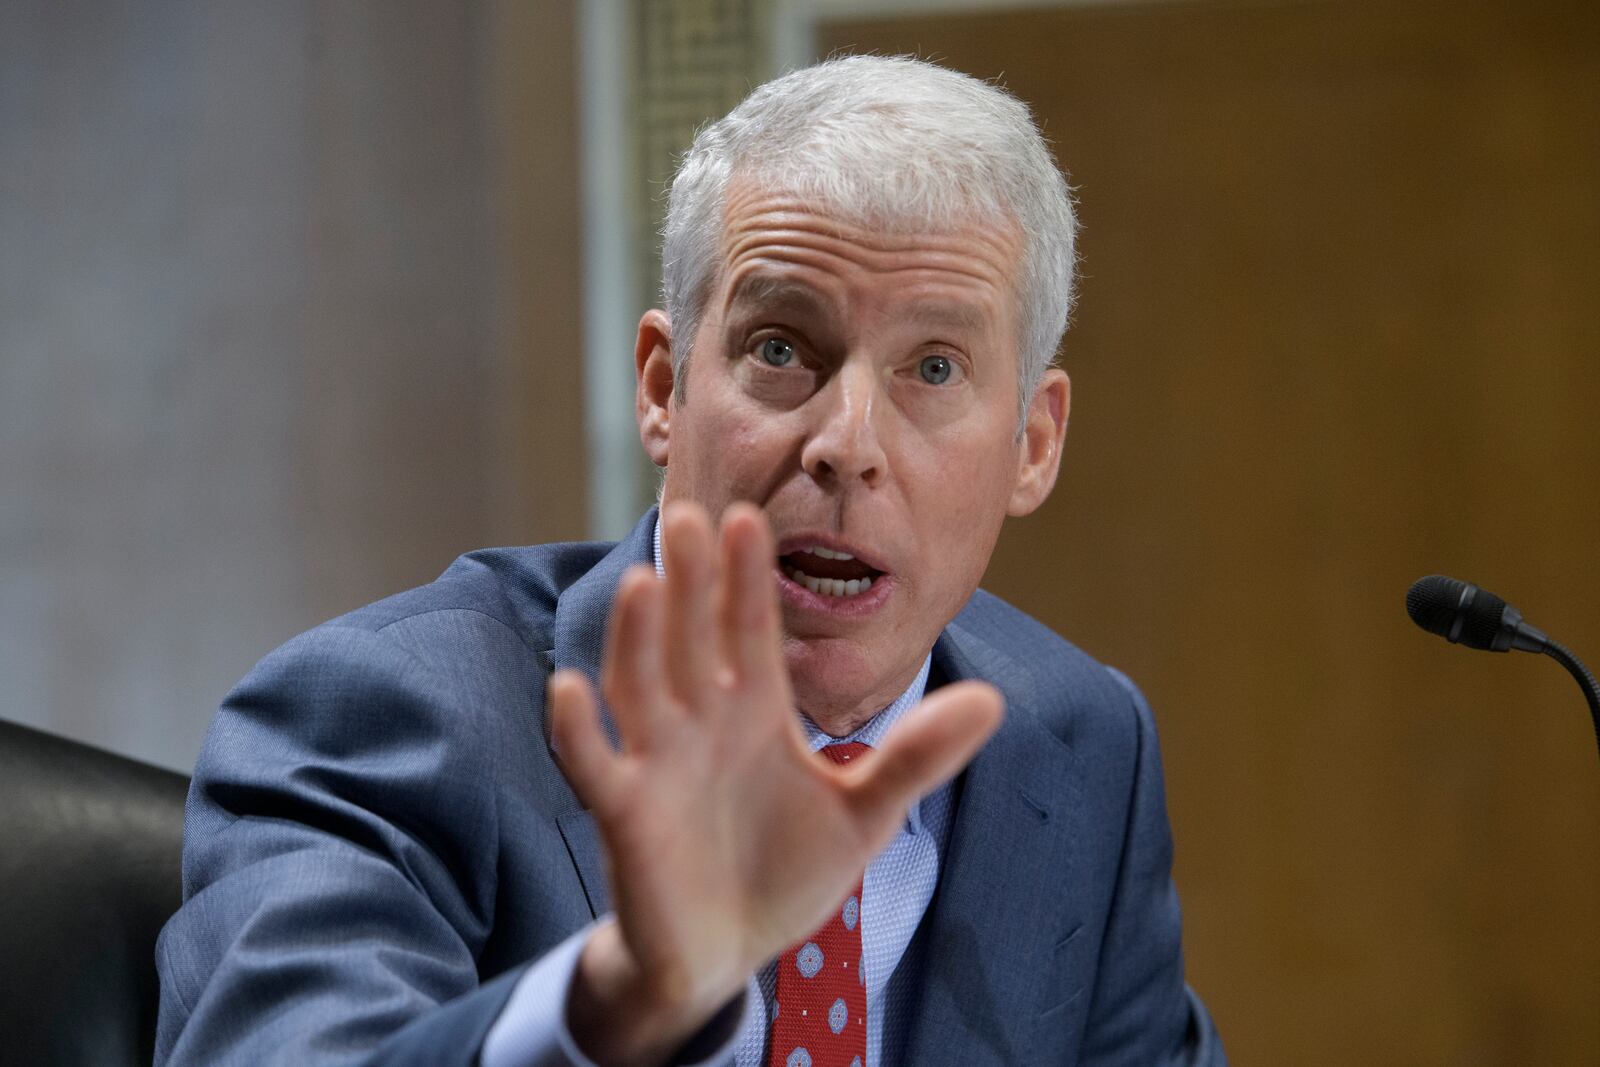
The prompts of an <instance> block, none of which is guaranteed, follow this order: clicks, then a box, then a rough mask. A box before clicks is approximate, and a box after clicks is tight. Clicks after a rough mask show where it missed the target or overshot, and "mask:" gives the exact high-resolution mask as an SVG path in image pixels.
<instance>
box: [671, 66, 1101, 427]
mask: <svg viewBox="0 0 1600 1067" xmlns="http://www.w3.org/2000/svg"><path fill="white" fill-rule="evenodd" d="M735 175H737V176H739V177H740V178H741V179H746V178H747V179H750V180H752V181H755V182H757V183H759V184H761V185H763V186H766V187H769V188H771V189H773V190H774V191H778V192H786V193H792V194H794V195H797V196H801V197H804V198H806V199H807V200H809V201H811V202H813V203H816V204H819V205H821V206H823V207H825V208H827V209H828V210H829V211H831V212H833V213H835V214H837V215H838V216H840V217H841V218H843V219H845V220H846V221H849V222H852V223H854V224H857V225H863V226H871V227H875V228H879V229H883V230H887V231H889V232H901V233H904V232H913V231H918V230H927V229H929V228H935V229H937V228H942V227H946V226H955V225H958V224H960V223H963V222H965V223H970V222H971V221H972V219H973V218H974V217H975V216H976V217H977V218H978V219H980V220H992V221H993V222H994V223H996V224H1001V225H1007V224H1014V225H1015V226H1016V227H1017V228H1018V230H1019V231H1020V233H1021V236H1022V239H1023V242H1024V249H1023V262H1022V276H1021V278H1019V279H1018V281H1017V292H1016V297H1017V303H1018V311H1019V314H1020V322H1021V335H1022V336H1021V342H1022V351H1021V352H1019V353H1018V358H1017V364H1018V386H1019V388H1018V403H1019V407H1020V414H1019V423H1018V427H1019V432H1020V428H1021V420H1022V419H1024V418H1025V417H1026V413H1027V410H1028V404H1029V401H1030V399H1031V398H1032V396H1033V391H1034V389H1035V387H1037V386H1038V384H1039V379H1040V378H1041V377H1042V376H1043V374H1044V371H1045V368H1046V367H1048V366H1049V365H1050V363H1051V361H1052V360H1053V359H1054V358H1055V353H1056V347H1057V346H1058V345H1059V344H1060V343H1061V336H1062V334H1063V333H1064V332H1065V331H1066V328H1067V316H1068V314H1069V313H1070V312H1071V310H1072V300H1073V269H1074V266H1075V264H1076V261H1075V258H1074V250H1073V245H1074V238H1075V237H1076V234H1077V227H1078V223H1077V218H1076V216H1075V214H1074V212H1073V206H1072V195H1071V190H1070V189H1069V188H1068V186H1067V181H1066V178H1065V177H1064V176H1063V175H1062V173H1061V171H1060V170H1059V169H1058V168H1057V167H1056V165H1055V162H1054V161H1053V159H1052V158H1051V156H1050V150H1049V148H1047V147H1046V145H1045V142H1044V138H1043V137H1042V136H1040V133H1039V130H1038V127H1036V126H1035V125H1034V123H1033V119H1032V117H1031V116H1030V115H1029V113H1028V108H1027V105H1025V104H1023V103H1022V102H1021V101H1020V100H1018V99H1017V98H1016V97H1014V96H1012V95H1011V94H1010V93H1008V92H1006V91H1005V90H1004V89H1001V88H999V87H998V86H995V85H990V84H988V83H986V82H982V81H979V80H978V79H976V78H973V77H970V76H968V75H966V74H961V73H958V72H956V71H953V70H948V69H946V68H944V67H938V66H935V65H933V64H931V63H924V62H922V61H920V60H916V59H911V58H908V57H903V56H896V57H887V56H846V57H843V58H838V59H831V60H828V61H827V62H824V63H819V64H817V65H816V66H812V67H806V68H804V69H802V70H797V71H794V72H793V73H791V74H786V75H784V76H783V77H781V78H777V79H775V80H773V81H770V82H767V83H766V84H765V85H762V86H760V87H759V88H757V89H756V90H755V91H754V92H752V93H751V94H750V95H749V96H747V97H746V98H745V99H744V101H743V102H742V103H741V104H740V105H739V106H738V107H736V108H734V109H733V111H731V112H729V113H728V115H727V116H726V117H725V118H723V119H721V120H719V121H717V122H714V123H712V124H711V125H709V126H706V127H705V128H703V129H702V130H701V131H700V132H699V134H697V135H696V137H695V139H694V144H693V145H691V146H690V148H689V151H688V152H687V153H686V154H685V155H684V157H683V160H682V162H681V163H680V164H679V167H678V172H677V174H676V175H675V176H674V178H673V180H672V189H671V192H670V194H669V196H668V201H667V223H666V231H665V234H664V242H663V247H662V255H661V258H662V299H663V300H664V301H665V303H666V310H667V314H668V315H669V316H670V318H671V320H672V335H673V346H672V349H673V376H674V379H675V381H676V383H677V388H678V391H679V394H680V397H679V398H680V401H681V400H682V399H683V397H682V390H683V388H684V387H685V386H686V385H687V381H686V370H687V366H688V357H689V350H690V348H691V346H692V345H693V341H694V335H695V331H696V330H698V329H699V325H700V319H701V316H702V315H703V314H704V313H705V309H706V304H707V302H708V301H709V300H710V299H711V293H712V290H713V289H714V287H715V285H716V281H717V272H718V268H719V266H720V264H721V260H722V253H723V248H722V237H723V221H724V220H723V203H724V199H725V197H726V194H727V189H728V185H729V183H730V181H731V180H732V179H733V178H734V176H735Z"/></svg>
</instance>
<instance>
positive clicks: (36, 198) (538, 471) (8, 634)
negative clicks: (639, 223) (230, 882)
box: [0, 0, 584, 769]
mask: <svg viewBox="0 0 1600 1067" xmlns="http://www.w3.org/2000/svg"><path fill="white" fill-rule="evenodd" d="M572 35H573V11H572V5H571V3H569V2H560V3H555V2H552V3H541V4H520V3H511V2H509V0H507V2H501V3H496V2H475V3H466V4H429V3H422V2H411V3H381V4H380V3H365V4H355V3H343V4H336V5H335V4H320V3H311V2H281V3H250V4H214V5H207V4H198V3H196V4H178V3H143V4H131V3H130V4H116V3H96V4H87V3H51V2H16V0H5V2H4V3H3V4H0V717H5V718H10V719H14V720H17V721H21V722H25V723H30V724H34V725H38V726H41V727H43V728H46V729H49V730H53V731H56V732H59V733H64V734H67V735H69V736H74V737H78V738H80V739H83V740H87V741H90V742H92V743H96V744H100V745H103V746H106V747H109V748H113V749H116V750H118V751H122V752H126V753H130V754H133V755H135V756H138V757H141V758H144V759H149V760H152V761H155V762H158V763H162V764H165V765H168V766H171V767H175V768H179V769H187V768H188V766H189V765H190V764H191V763H192V761H193V758H194V754H195V752H196V751H197V749H198V746H199V743H200V739H201V735H202V732H203V730H204V727H205V724H206V722H207V721H208V720H209V718H210V715H211V712H212V710H213V709H214V707H215V705H216V703H217V701H218V699H219V698H220V697H221V696H222V695H223V693H224V692H225V691H226V690H227V689H228V687H229V686H230V685H231V684H232V683H233V682H234V681H235V680H237V679H238V678H239V677H240V676H241V675H242V674H243V673H244V672H245V671H246V670H247V669H248V668H249V667H250V665H251V664H252V663H254V662H255V660H257V659H259V658H260V657H261V656H262V655H264V654H265V653H266V652H267V651H269V650H270V649H271V648H272V647H274V646H275V645H277V644H278V643H280V642H282V641H283V640H285V639H287V638H288V637H290V636H292V635H293V634H294V633H296V632H298V631H300V630H302V629H304V628H306V627H308V626H311V625H313V624H315V623H316V622H318V621H320V620H321V619H323V618H326V617H329V616H331V615H334V614H338V613H340V612H343V611H346V610H349V609H350V608H353V607H356V606H358V605H359V604H361V603H363V602H365V601H367V600H370V599H373V598H376V597H378V596H382V595H384V594H386V593H389V592H394V591H397V590H399V589H402V588H404V587H407V586H409V585H413V584H416V583H419V582H422V581H426V580H428V579H429V578H431V577H433V576H434V575H435V574H437V573H438V572H439V571H440V570H442V569H443V568H444V567H445V566H447V565H448V564H449V562H450V560H451V559H452V558H453V557H454V556H455V555H457V554H458V553H460V552H463V551H467V550H470V549H472V548H475V547H479V546H481V545H483V544H487V543H502V542H513V541H533V540H547V539H551V538H559V537H573V536H578V535H580V534H581V532H582V527H583V515H584V499H583V489H582V466H583V464H582V456H581V441H582V428H581V425H580V419H581V415H580V414H579V413H580V412H581V409H582V393H581V387H582V382H581V369H580V357H579V348H580V345H581V339H580V337H579V335H578V325H577V315H578V306H579V293H578V284H579V281H578V272H577V259H578V250H577V241H578V234H577V221H576V216H577V190H576V178H575V166H576V164H575V156H576V147H575V130H574V118H573V115H574V111H575V105H574V99H575V87H574V78H573V42H572Z"/></svg>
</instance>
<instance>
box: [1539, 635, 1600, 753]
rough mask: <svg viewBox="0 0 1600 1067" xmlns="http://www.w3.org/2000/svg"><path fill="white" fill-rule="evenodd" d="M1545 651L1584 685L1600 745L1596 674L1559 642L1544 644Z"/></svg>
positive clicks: (1596, 738)
mask: <svg viewBox="0 0 1600 1067" xmlns="http://www.w3.org/2000/svg"><path fill="white" fill-rule="evenodd" d="M1544 653H1545V655H1547V656H1549V657H1550V658H1551V659H1553V660H1555V661H1556V662H1557V663H1559V664H1561V665H1562V666H1563V667H1565V668H1566V669H1567V671H1568V672H1569V673H1571V675H1572V676H1573V677H1574V678H1576V679H1577V680H1578V684H1579V685H1580V686H1582V687H1583V695H1584V698H1585V699H1587V700H1588V701H1589V717H1590V718H1592V719H1593V720H1594V741H1595V745H1596V747H1600V685H1597V684H1595V680H1594V674H1593V673H1592V672H1591V671H1590V670H1589V668H1588V667H1585V666H1584V665H1583V663H1582V662H1580V661H1579V659H1578V657H1577V656H1574V655H1573V654H1572V653H1571V652H1570V651H1569V650H1568V649H1567V647H1566V646H1565V645H1562V644H1560V643H1559V642H1556V641H1550V642H1548V643H1547V644H1546V645H1545V646H1544Z"/></svg>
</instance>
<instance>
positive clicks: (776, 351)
mask: <svg viewBox="0 0 1600 1067" xmlns="http://www.w3.org/2000/svg"><path fill="white" fill-rule="evenodd" d="M761 358H762V360H764V361H765V362H766V363H768V364H770V365H771V366H774V367H787V366H788V365H789V364H790V363H793V362H794V345H792V344H790V343H789V342H788V341H785V340H784V339H783V338H781V337H769V338H767V339H766V340H765V341H762V342H761Z"/></svg>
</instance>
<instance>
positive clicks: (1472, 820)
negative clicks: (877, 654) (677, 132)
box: [820, 2, 1600, 1067]
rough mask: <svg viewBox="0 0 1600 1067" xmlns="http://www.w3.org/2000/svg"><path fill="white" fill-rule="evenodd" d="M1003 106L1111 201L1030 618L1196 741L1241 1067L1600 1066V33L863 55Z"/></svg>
mask: <svg viewBox="0 0 1600 1067" xmlns="http://www.w3.org/2000/svg"><path fill="white" fill-rule="evenodd" d="M820 43H821V49H820V50H821V51H823V52H827V51H831V50H834V49H845V50H852V49H853V50H863V51H867V50H870V51H878V52H915V53H918V54H921V55H924V56H931V57H937V58H940V59H942V60H943V61H944V62H947V63H949V64H950V65H952V66H955V67H958V68H960V69H964V70H968V71H971V72H973V73H975V74H979V75H982V76H985V77H995V76H1003V80H1004V81H1005V82H1006V84H1008V85H1009V86H1010V87H1011V88H1012V89H1013V90H1014V91H1016V92H1017V93H1018V94H1019V95H1020V96H1022V97H1023V98H1024V99H1026V100H1028V101H1029V102H1030V103H1031V104H1032V105H1033V106H1034V107H1035V109H1036V111H1037V114H1038V115H1039V117H1040V118H1041V120H1042V121H1043V123H1044V124H1045V127H1046V130H1047V132H1048V134H1049V136H1050V137H1051V138H1052V140H1053V142H1054V144H1055V146H1056V148H1057V151H1058V153H1059V155H1060V157H1061V159H1062V160H1063V161H1064V162H1065V163H1066V165H1067V166H1068V168H1069V169H1070V171H1071V173H1072V177H1073V181H1074V184H1075V185H1076V186H1077V188H1078V189H1079V193H1080V197H1081V201H1082V215H1083V220H1084V225H1085V228H1084V233H1083V245H1082V252H1083V266H1084V283H1083V289H1082V302H1081V306H1080V310H1079V312H1078V314H1077V321H1076V324H1075V326H1074V328H1073V330H1072V332H1070V333H1069V334H1068V337H1067V341H1066V344H1065V347H1064V350H1063V364H1064V366H1065V367H1066V368H1067V369H1068V370H1069V372H1070V373H1071V374H1072V375H1073V379H1074V401H1075V405H1074V410H1073V418H1072V429H1071V432H1070V433H1069V435H1068V440H1067V451H1066V462H1065V468H1064V473H1063V477H1062V481H1061V484H1060V485H1059V487H1058V488H1057V490H1056V492H1055V495H1054V497H1053V498H1052V500H1051V501H1050V502H1049V504H1048V505H1047V506H1046V507H1045V508H1044V509H1043V510H1042V511H1041V512H1040V513H1039V514H1038V515H1036V516H1034V517H1032V518H1030V519H1027V520H1024V521H1021V522H1016V523H1013V524H1012V526H1011V528H1010V529H1009V530H1008V531H1007V533H1006V534H1005V536H1004V537H1003V538H1002V542H1001V547H1000V551H999V554H998V555H997V557H996V559H995V561H994V564H993V566H992V567H991V569H990V573H989V575H988V579H987V582H986V584H987V585H988V587H989V588H991V589H993V590H995V591H996V592H999V593H1000V594H1002V595H1005V596H1007V597H1009V598H1010V599H1012V600H1014V601H1015V602H1017V603H1020V604H1021V605H1023V606H1024V607H1026V608H1027V609H1028V610H1030V611H1032V612H1034V613H1035V614H1037V615H1038V616H1039V617H1041V618H1043V619H1045V620H1046V621H1047V622H1049V623H1051V624H1052V625H1054V626H1055V627H1057V628H1058V629H1060V630H1061V631H1062V632H1063V633H1065V634H1067V635H1069V636H1071V637H1073V638H1074V639H1076V640H1077V641H1079V642H1080V643H1082V644H1083V645H1084V646H1086V647H1087V648H1088V649H1089V650H1090V651H1091V652H1093V653H1095V654H1096V655H1098V656H1100V657H1101V658H1103V659H1106V660H1107V661H1109V662H1112V663H1115V664H1117V665H1118V666H1121V667H1123V668H1124V669H1127V670H1128V671H1130V673H1132V674H1133V675H1134V677H1135V678H1136V679H1137V680H1138V681H1140V682H1141V683H1142V684H1143V685H1144V687H1145V688H1146V690H1147V691H1148V692H1149V694H1150V695H1151V697H1152V700H1153V701H1154V703H1155V706H1156V710H1157V714H1158V717H1159V721H1160V724H1161V728H1162V733H1163V742H1164V750H1165V754H1166V758H1167V769H1168V780H1169V786H1170V799H1171V808H1172V814H1173V820H1174V825H1175V829H1176V832H1177V836H1178V848H1179V858H1178V879H1179V883H1180V889H1181V891H1182V893H1183V897H1184V901H1185V906H1186V930H1187V948H1188V952H1189V970H1190V977H1191V979H1192V981H1193V982H1194V983H1195V985H1196V986H1197V987H1198V988H1199V989H1200V991H1201V992H1202V994H1203V995H1204V996H1205V997H1206V999H1207V1001H1208V1003H1209V1004H1210V1005H1211V1006H1212V1007H1213V1008H1214V1010H1215V1012H1216V1015H1217V1017H1218V1019H1219V1022H1220V1024H1221V1026H1222V1028H1223V1030H1224V1034H1225V1036H1226V1038H1227V1042H1228V1044H1229V1047H1230V1049H1231V1051H1232V1054H1233V1057H1234V1062H1236V1063H1239V1064H1241V1065H1249V1064H1278V1063H1293V1064H1297V1065H1323V1064H1326V1065H1330V1067H1332V1065H1336V1064H1337V1065H1347V1064H1352V1063H1360V1064H1372V1065H1386V1064H1394V1065H1401V1064H1405V1065H1413V1064H1440V1065H1445V1064H1450V1065H1455V1064H1495V1065H1500V1064H1504V1065H1512V1064H1530V1063H1540V1064H1544V1063H1551V1064H1554V1063H1592V1062H1595V1058H1596V1056H1597V1055H1600V1009H1597V1007H1596V1005H1600V767H1597V765H1596V752H1595V745H1594V735H1593V733H1592V732H1591V730H1590V725H1589V722H1588V720H1587V716H1586V714H1585V710H1584V706H1583V702H1582V698H1581V697H1580V695H1579V693H1578V691H1577V688H1576V686H1575V685H1574V684H1573V683H1572V681H1571V680H1570V679H1569V678H1568V677H1567V676H1566V675H1565V673H1564V672H1563V671H1561V669H1560V668H1559V667H1557V666H1556V665H1555V664H1554V663H1552V662H1549V661H1544V660H1542V659H1538V658H1535V657H1531V656H1521V655H1519V656H1515V657H1497V656H1491V655H1489V654H1484V653H1472V652H1467V651H1463V650H1460V649H1454V648H1450V647H1448V646H1447V645H1445V644H1444V643H1443V642H1440V641H1438V640H1436V639H1434V638H1431V637H1428V636H1426V635H1424V634H1422V633H1421V632H1420V631H1418V630H1416V629H1414V628H1413V627H1412V626H1411V624H1410V622H1409V621H1408V620H1407V619H1406V617H1405V615H1404V612H1403V609H1402V599H1403V594H1404V592H1405V589H1406V588H1407V586H1408V584H1409V583H1410V582H1411V581H1412V579H1414V578H1416V577H1419V576H1421V575H1423V574H1427V573H1430V572H1434V571H1443V572H1446V573H1453V574H1459V575H1461V576H1464V577H1467V578H1469V579H1472V580H1476V581H1479V582H1481V583H1483V584H1484V585H1485V586H1487V587H1488V588H1491V589H1494V590H1496V591H1498V592H1500V593H1501V594H1502V595H1504V596H1506V597H1507V598H1508V599H1510V600H1511V601H1512V602H1513V603H1516V604H1518V605H1520V606H1521V607H1522V609H1523V610H1524V611H1525V612H1526V613H1527V614H1528V615H1529V616H1530V617H1531V619H1532V620H1533V621H1534V622H1535V623H1536V624H1538V625H1541V626H1543V627H1545V628H1546V629H1547V630H1549V631H1550V632H1552V633H1554V634H1557V635H1560V637H1561V638H1562V639H1564V640H1565V641H1566V642H1567V643H1568V644H1570V645H1571V646H1573V647H1574V648H1576V649H1577V650H1578V651H1579V654H1580V655H1584V654H1586V655H1587V657H1588V658H1589V660H1590V662H1591V663H1594V662H1596V661H1600V610H1596V607H1595V604H1596V602H1597V601H1596V598H1597V596H1600V552H1597V551H1596V549H1595V545H1596V534H1597V531H1600V489H1597V485H1600V434H1597V433H1596V432H1595V428H1594V427H1595V412H1596V410H1597V407H1600V370H1597V369H1596V366H1595V361H1596V358H1597V357H1600V325H1597V319H1596V316H1595V314H1594V310H1593V305H1594V303H1595V299H1596V294H1597V293H1600V265H1597V264H1600V259H1597V257H1596V255H1595V250H1596V249H1597V248H1600V132H1597V131H1600V14H1597V9H1596V8H1595V7H1594V6H1593V5H1588V4H1582V5H1580V4H1555V3H1527V4H1524V3H1510V2H1503V3H1496V4H1482V5H1470V6H1468V5H1442V4H1437V5H1436V4H1417V3H1404V4H1385V5H1376V4H1359V3H1350V2H1331V3H1304V4H1211V3H1184V4H1171V5H1142V4H1118V5H1108V6H1090V7H1083V8H1065V9H1058V10H1034V11H1028V12H1019V13H1015V14H1008V15H993V16H984V17H976V16H941V17H926V18H920V17H919V18H895V19H882V20H877V21H848V22H844V21H841V22H835V23H830V24H828V25H826V26H825V27H824V28H823V32H822V34H821V42H820Z"/></svg>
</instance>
